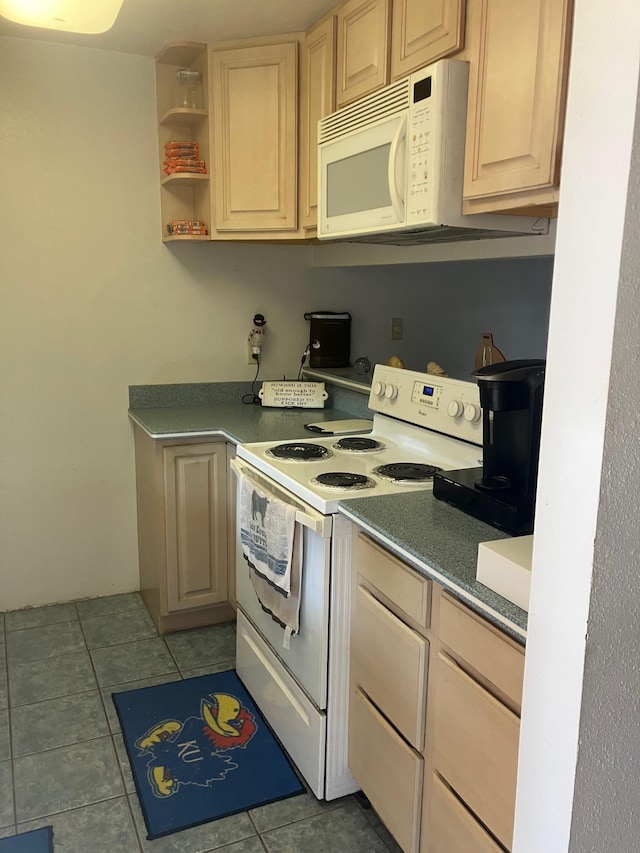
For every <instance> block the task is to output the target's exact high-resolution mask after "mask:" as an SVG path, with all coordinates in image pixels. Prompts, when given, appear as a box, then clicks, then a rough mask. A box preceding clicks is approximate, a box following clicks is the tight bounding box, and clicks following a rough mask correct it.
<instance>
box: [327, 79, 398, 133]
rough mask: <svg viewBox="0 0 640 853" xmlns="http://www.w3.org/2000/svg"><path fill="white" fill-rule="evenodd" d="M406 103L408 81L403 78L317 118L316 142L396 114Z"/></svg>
mask: <svg viewBox="0 0 640 853" xmlns="http://www.w3.org/2000/svg"><path fill="white" fill-rule="evenodd" d="M409 102H410V98H409V78H408V77H405V79H404V80H398V82H397V83H394V84H392V85H391V86H386V87H385V88H384V89H379V90H378V91H377V92H373V93H372V94H371V95H368V96H367V97H366V98H361V99H360V100H358V101H355V102H354V103H353V104H349V106H347V107H343V109H341V110H338V111H337V112H335V113H331V115H328V116H326V117H325V118H323V119H321V120H320V121H319V122H318V143H319V144H320V143H322V142H330V141H331V140H332V139H335V138H336V137H338V136H344V134H346V133H351V131H353V130H358V129H359V128H361V127H366V126H368V125H371V124H373V123H374V122H377V121H379V120H380V119H384V118H389V117H390V116H394V115H397V114H398V113H400V112H402V111H403V110H407V109H409Z"/></svg>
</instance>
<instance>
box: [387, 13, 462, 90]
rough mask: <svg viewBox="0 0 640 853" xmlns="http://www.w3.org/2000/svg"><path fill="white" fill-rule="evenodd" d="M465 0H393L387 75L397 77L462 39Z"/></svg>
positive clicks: (457, 46) (453, 47)
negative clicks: (389, 61) (388, 70)
mask: <svg viewBox="0 0 640 853" xmlns="http://www.w3.org/2000/svg"><path fill="white" fill-rule="evenodd" d="M464 11H465V0H394V2H393V16H392V19H391V78H392V79H393V80H398V79H399V78H400V77H406V76H407V74H410V73H411V72H412V71H416V70H417V69H418V68H424V66H425V65H430V64H431V63H432V62H435V61H436V59H441V58H442V57H443V56H449V55H450V54H452V53H455V52H456V51H458V50H460V48H461V47H462V45H463V43H464Z"/></svg>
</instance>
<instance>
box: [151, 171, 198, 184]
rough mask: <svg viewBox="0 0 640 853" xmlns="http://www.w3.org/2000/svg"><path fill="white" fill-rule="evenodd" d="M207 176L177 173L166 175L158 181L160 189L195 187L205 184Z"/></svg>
mask: <svg viewBox="0 0 640 853" xmlns="http://www.w3.org/2000/svg"><path fill="white" fill-rule="evenodd" d="M208 180H209V175H199V174H197V173H196V174H191V173H190V172H178V173H177V174H175V175H167V176H166V177H165V178H163V179H162V180H161V181H160V186H162V187H195V186H197V185H198V184H201V183H206V182H207V181H208Z"/></svg>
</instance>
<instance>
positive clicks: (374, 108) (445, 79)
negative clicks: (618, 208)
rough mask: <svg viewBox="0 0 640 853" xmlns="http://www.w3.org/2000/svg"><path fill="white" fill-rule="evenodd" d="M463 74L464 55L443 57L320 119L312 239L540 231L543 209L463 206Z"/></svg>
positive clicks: (396, 239)
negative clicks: (536, 213) (503, 211)
mask: <svg viewBox="0 0 640 853" xmlns="http://www.w3.org/2000/svg"><path fill="white" fill-rule="evenodd" d="M468 78H469V64H468V63H467V62H464V61H462V60H455V59H442V60H440V61H438V62H435V63H434V64H433V65H430V66H428V67H426V68H423V69H422V70H421V71H417V72H416V73H415V74H412V75H411V76H409V77H406V78H404V79H402V80H399V81H398V82H396V83H393V84H391V85H390V86H387V87H385V88H384V89H380V90H378V91H377V92H374V93H373V94H371V95H368V96H367V97H365V98H362V99H361V100H359V101H356V102H354V103H353V104H350V105H348V106H346V107H344V108H343V109H341V110H338V112H335V113H332V114H331V115H329V116H327V117H326V118H324V119H321V120H320V122H319V123H318V143H319V149H318V198H319V216H318V237H319V238H320V239H332V240H335V239H344V238H351V239H355V240H360V241H365V242H388V243H402V244H407V243H423V242H436V241H451V240H465V239H474V238H475V239H477V238H480V237H483V238H484V237H490V236H494V237H501V236H506V235H507V234H510V235H515V234H518V235H520V234H546V233H547V232H548V230H549V221H548V219H545V218H537V217H524V216H503V215H494V214H485V213H480V214H463V213H462V193H463V177H464V146H465V130H466V115H467V90H468Z"/></svg>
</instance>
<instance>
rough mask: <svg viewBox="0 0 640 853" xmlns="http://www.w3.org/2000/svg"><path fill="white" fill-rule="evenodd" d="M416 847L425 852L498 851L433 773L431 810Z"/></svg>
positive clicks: (483, 830)
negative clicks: (419, 844) (420, 842)
mask: <svg viewBox="0 0 640 853" xmlns="http://www.w3.org/2000/svg"><path fill="white" fill-rule="evenodd" d="M420 849H421V850H423V851H425V853H463V851H464V853H502V848H501V847H499V846H498V845H497V844H496V843H495V841H494V840H493V838H491V836H490V835H489V833H488V832H486V830H485V829H484V828H483V827H482V826H481V825H480V824H479V823H478V821H477V820H476V819H475V818H474V817H473V815H471V814H470V813H469V812H468V811H467V810H466V809H465V807H464V806H463V805H462V803H461V802H460V800H458V798H457V797H456V796H455V795H454V794H452V793H451V791H450V790H449V788H447V786H446V785H444V784H443V783H442V781H441V780H440V779H439V778H438V777H437V776H433V778H432V780H431V809H430V812H429V815H428V818H426V819H424V820H423V826H422V846H421V848H420Z"/></svg>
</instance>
